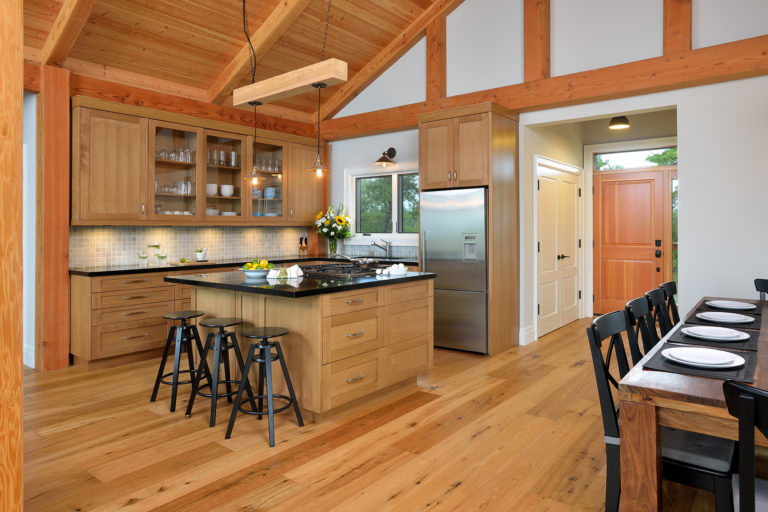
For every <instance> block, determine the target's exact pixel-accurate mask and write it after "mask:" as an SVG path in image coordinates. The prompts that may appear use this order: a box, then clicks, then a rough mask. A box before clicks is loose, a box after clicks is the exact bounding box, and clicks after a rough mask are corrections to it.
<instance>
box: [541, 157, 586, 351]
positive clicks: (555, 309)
mask: <svg viewBox="0 0 768 512" xmlns="http://www.w3.org/2000/svg"><path fill="white" fill-rule="evenodd" d="M537 174H538V215H537V217H538V238H539V244H538V249H537V250H538V283H539V284H538V328H537V336H542V335H544V334H546V333H548V332H551V331H554V330H555V329H558V328H560V327H562V326H563V325H566V324H568V323H571V322H573V321H574V320H577V319H578V318H579V292H580V286H579V259H580V257H581V249H580V248H579V246H578V240H579V206H578V205H579V203H578V202H579V176H577V175H573V174H569V173H567V172H561V171H557V170H554V169H552V168H550V167H547V166H545V165H541V164H540V165H538V166H537Z"/></svg>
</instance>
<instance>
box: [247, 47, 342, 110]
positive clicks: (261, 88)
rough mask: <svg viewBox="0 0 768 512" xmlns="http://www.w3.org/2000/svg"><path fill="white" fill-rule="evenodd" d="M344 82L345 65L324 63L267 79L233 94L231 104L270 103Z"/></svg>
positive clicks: (334, 60)
mask: <svg viewBox="0 0 768 512" xmlns="http://www.w3.org/2000/svg"><path fill="white" fill-rule="evenodd" d="M346 81H347V63H346V62H344V61H342V60H339V59H326V60H324V61H321V62H317V63H315V64H310V65H309V66H304V67H303V68H299V69H293V70H291V71H288V72H287V73H283V74H281V75H277V76H273V77H272V78H267V79H266V80H261V81H259V82H255V83H252V84H248V85H244V86H243V87H239V88H237V89H235V90H234V92H233V94H232V103H234V104H235V106H241V105H246V104H248V102H251V101H258V102H260V103H270V102H272V101H277V100H281V99H285V98H289V97H291V96H296V95H298V94H304V93H307V92H310V91H312V90H313V85H312V84H316V83H323V84H325V85H326V86H328V87H331V86H334V85H338V84H340V83H343V82H346Z"/></svg>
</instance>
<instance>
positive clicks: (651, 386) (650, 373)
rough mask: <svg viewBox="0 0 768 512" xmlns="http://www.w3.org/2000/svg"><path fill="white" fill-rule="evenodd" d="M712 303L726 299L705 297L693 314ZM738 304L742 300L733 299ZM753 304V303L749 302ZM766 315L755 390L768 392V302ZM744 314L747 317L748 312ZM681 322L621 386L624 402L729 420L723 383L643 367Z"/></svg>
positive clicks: (767, 302) (762, 329)
mask: <svg viewBox="0 0 768 512" xmlns="http://www.w3.org/2000/svg"><path fill="white" fill-rule="evenodd" d="M713 299H723V297H704V298H703V299H701V300H700V301H699V302H698V303H697V304H696V306H694V308H693V310H692V311H691V312H693V311H696V310H697V309H699V307H700V306H701V305H702V303H703V302H704V301H707V300H713ZM730 300H739V299H730ZM750 302H754V301H752V300H750ZM762 308H763V310H762V311H763V314H762V315H760V317H761V318H762V320H761V325H760V337H759V340H758V347H759V349H758V352H757V368H756V369H755V382H754V384H752V385H754V386H755V387H758V388H763V389H765V388H768V348H766V344H768V329H766V325H765V322H766V320H765V318H766V315H767V314H768V301H764V302H763V303H762ZM745 314H748V313H746V312H745ZM685 318H687V315H686V317H685ZM682 325H683V324H682V322H681V323H679V324H678V325H676V326H675V327H674V329H673V330H672V331H671V332H670V333H669V334H668V335H667V336H665V337H664V338H663V339H662V341H661V342H659V343H657V344H656V346H655V347H653V349H651V350H650V351H649V352H648V353H647V354H646V355H645V357H643V359H642V360H641V361H640V362H639V363H637V364H636V365H635V366H634V367H633V368H632V370H630V372H629V373H628V374H627V375H625V376H624V378H623V379H621V382H620V383H619V394H620V399H621V400H626V401H631V402H639V403H645V404H648V403H653V404H655V405H658V406H663V407H665V408H672V409H679V410H691V409H695V410H698V411H699V412H703V410H702V408H707V409H710V410H708V411H707V414H710V415H714V416H721V417H730V416H729V415H728V411H727V410H726V405H725V396H724V395H723V381H722V380H720V379H711V378H707V377H694V376H690V375H681V374H678V373H670V372H664V371H656V370H646V369H645V367H644V363H645V362H646V361H648V360H649V359H650V358H651V357H652V356H653V354H655V353H656V352H658V351H659V350H661V348H662V346H663V345H664V343H663V342H665V341H666V340H667V338H669V337H670V336H671V335H672V334H673V333H674V332H675V331H676V330H678V329H680V328H681V327H682Z"/></svg>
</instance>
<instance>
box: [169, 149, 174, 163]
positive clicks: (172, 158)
mask: <svg viewBox="0 0 768 512" xmlns="http://www.w3.org/2000/svg"><path fill="white" fill-rule="evenodd" d="M168 160H170V161H171V162H175V161H176V153H174V152H173V151H170V152H168Z"/></svg>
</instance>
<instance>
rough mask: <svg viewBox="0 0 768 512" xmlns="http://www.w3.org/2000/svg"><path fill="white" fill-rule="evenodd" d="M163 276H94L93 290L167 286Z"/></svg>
mask: <svg viewBox="0 0 768 512" xmlns="http://www.w3.org/2000/svg"><path fill="white" fill-rule="evenodd" d="M164 277H165V274H164V273H163V274H130V275H121V276H108V277H95V278H93V291H94V292H112V291H116V290H136V289H140V288H156V287H158V286H168V283H166V282H165V281H163V278H164Z"/></svg>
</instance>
